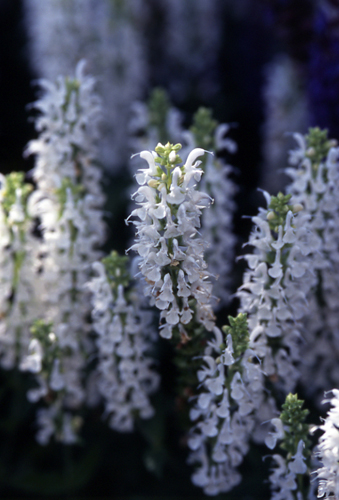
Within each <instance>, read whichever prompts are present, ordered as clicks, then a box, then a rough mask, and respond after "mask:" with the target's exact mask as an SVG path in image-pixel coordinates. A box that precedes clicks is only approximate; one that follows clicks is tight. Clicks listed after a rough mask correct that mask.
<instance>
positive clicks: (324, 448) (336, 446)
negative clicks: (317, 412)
mask: <svg viewBox="0 0 339 500" xmlns="http://www.w3.org/2000/svg"><path fill="white" fill-rule="evenodd" d="M332 393H333V396H332V398H331V399H330V400H329V399H326V400H324V401H323V402H324V403H328V402H330V403H331V405H332V408H331V409H330V410H329V412H328V414H327V417H326V419H325V420H324V423H323V424H322V425H321V426H320V427H319V428H320V429H321V430H322V431H323V434H322V436H320V438H319V444H318V446H317V454H318V456H319V458H320V461H321V465H322V467H320V468H319V469H318V470H317V471H316V475H317V477H318V479H319V489H318V497H319V498H330V499H333V500H338V498H339V462H338V457H339V429H338V422H339V390H338V389H333V390H332Z"/></svg>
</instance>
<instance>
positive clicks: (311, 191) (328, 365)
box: [287, 128, 339, 400]
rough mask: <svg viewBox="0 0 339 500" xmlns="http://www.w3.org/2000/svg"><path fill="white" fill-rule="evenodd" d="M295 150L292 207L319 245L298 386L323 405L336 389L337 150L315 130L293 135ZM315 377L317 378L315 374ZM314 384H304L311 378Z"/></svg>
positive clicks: (338, 272) (292, 156)
mask: <svg viewBox="0 0 339 500" xmlns="http://www.w3.org/2000/svg"><path fill="white" fill-rule="evenodd" d="M295 139H296V141H297V143H298V148H297V149H294V150H293V151H291V154H290V163H291V166H290V167H289V168H288V169H287V174H288V175H289V176H290V177H291V179H292V182H291V184H290V185H289V187H288V191H289V193H291V194H292V198H291V201H292V202H293V203H299V204H302V205H303V207H304V212H307V213H308V214H309V216H310V220H309V225H310V228H311V229H312V232H313V234H314V235H316V236H315V237H317V238H318V241H319V244H318V249H317V252H316V253H315V255H314V259H313V264H312V265H313V267H314V269H315V273H316V276H317V283H316V288H315V291H314V293H313V294H311V295H309V297H308V301H309V303H310V310H312V314H309V315H307V317H306V318H305V320H304V328H303V336H304V339H305V345H304V347H303V363H302V364H301V366H300V370H301V376H302V382H303V385H304V386H305V389H306V391H307V393H308V394H312V395H314V394H316V393H317V398H318V399H319V400H321V395H322V393H323V391H324V390H329V389H330V388H331V387H332V386H333V385H336V382H337V378H338V364H337V356H338V347H337V346H338V331H337V330H338V329H337V323H338V317H339V316H338V314H339V308H338V304H337V300H336V297H337V294H338V279H339V267H338V257H337V255H336V249H337V248H338V243H339V232H338V227H339V204H338V195H337V193H338V188H339V162H338V158H339V149H338V148H337V147H335V146H336V141H333V140H329V139H328V137H327V131H326V130H324V131H322V130H320V129H318V128H313V129H310V130H309V133H308V134H307V135H305V136H302V135H301V134H295ZM315 373H316V377H314V374H315ZM311 374H312V377H314V384H312V386H310V385H309V384H308V380H309V377H310V376H311Z"/></svg>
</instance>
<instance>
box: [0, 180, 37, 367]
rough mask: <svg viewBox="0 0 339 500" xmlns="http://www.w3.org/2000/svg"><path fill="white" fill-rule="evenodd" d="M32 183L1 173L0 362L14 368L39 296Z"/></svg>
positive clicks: (24, 346) (25, 343)
mask: <svg viewBox="0 0 339 500" xmlns="http://www.w3.org/2000/svg"><path fill="white" fill-rule="evenodd" d="M31 189H32V186H31V185H29V184H25V183H24V174H23V173H20V172H13V173H12V174H9V175H7V176H6V177H5V176H3V175H1V176H0V234H1V238H0V248H1V251H0V291H1V305H0V364H1V366H2V367H3V368H7V369H8V368H14V367H15V366H17V365H18V364H21V363H22V362H23V360H24V358H25V356H26V353H27V349H28V344H29V340H30V333H29V327H30V324H31V322H32V321H33V319H34V314H35V313H36V306H37V304H36V303H34V298H36V290H35V288H34V286H35V284H36V279H35V272H36V260H35V255H36V242H35V240H34V238H33V237H32V229H33V221H32V218H31V217H30V216H29V214H28V212H27V197H28V195H29V192H30V191H31Z"/></svg>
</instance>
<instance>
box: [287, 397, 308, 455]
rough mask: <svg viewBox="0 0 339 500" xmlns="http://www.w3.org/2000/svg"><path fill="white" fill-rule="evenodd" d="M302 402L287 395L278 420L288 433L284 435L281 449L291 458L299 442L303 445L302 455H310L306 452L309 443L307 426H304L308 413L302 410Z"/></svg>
mask: <svg viewBox="0 0 339 500" xmlns="http://www.w3.org/2000/svg"><path fill="white" fill-rule="evenodd" d="M303 405H304V401H302V400H301V399H298V395H297V394H291V393H290V394H288V395H287V396H286V400H285V403H284V404H283V405H282V410H283V411H282V412H281V414H280V419H281V421H282V423H283V425H284V426H287V427H288V432H286V433H285V437H284V439H283V442H282V444H281V445H280V446H281V448H282V449H284V450H286V451H287V452H288V456H289V457H291V456H293V455H295V453H296V452H297V448H298V444H299V441H300V440H302V441H303V442H304V444H305V452H304V455H305V456H307V455H309V454H310V452H309V451H308V449H309V445H310V442H309V440H308V433H309V426H308V425H307V424H305V420H306V417H307V415H308V414H309V411H308V410H307V409H304V410H303V409H302V407H303Z"/></svg>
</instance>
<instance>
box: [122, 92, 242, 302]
mask: <svg viewBox="0 0 339 500" xmlns="http://www.w3.org/2000/svg"><path fill="white" fill-rule="evenodd" d="M134 111H135V115H136V116H135V118H134V120H133V121H132V123H131V127H130V128H131V133H132V138H131V147H132V149H133V153H136V152H137V151H140V149H141V148H143V147H144V148H148V149H151V148H152V146H153V144H156V143H158V142H163V141H165V142H166V141H169V142H171V143H173V144H175V143H176V142H178V141H180V142H183V144H184V149H183V152H182V154H183V155H184V154H187V155H188V154H189V152H190V151H191V150H192V149H194V148H203V149H206V150H208V151H213V152H215V153H216V154H218V153H220V152H223V151H224V150H227V151H228V152H231V153H233V152H235V151H236V144H235V142H234V141H232V140H231V139H229V138H227V137H225V135H226V134H227V133H228V131H229V128H230V127H229V126H228V125H226V124H221V125H217V122H216V121H215V120H213V119H212V116H211V112H210V111H209V110H208V109H205V108H200V109H199V110H198V111H197V113H196V114H195V115H194V117H193V125H192V127H191V128H190V130H185V129H184V128H183V126H182V124H181V122H182V119H181V116H180V113H179V111H178V110H177V109H175V108H173V107H172V106H171V105H170V102H169V99H168V97H167V95H166V93H165V91H163V90H161V89H155V90H154V91H153V93H152V95H151V98H150V100H149V102H148V106H147V105H146V104H143V103H136V104H135V106H134ZM207 130H208V132H207ZM172 153H173V154H172ZM172 153H171V154H172V158H175V152H174V151H173V152H172ZM132 158H133V160H132V161H131V162H130V166H131V168H133V172H134V171H135V164H136V158H135V155H133V156H132ZM201 168H202V169H203V171H204V175H203V176H202V181H201V190H202V191H204V192H206V193H207V194H208V195H209V196H210V197H211V199H213V203H212V204H211V207H210V209H209V210H204V211H203V213H202V218H201V231H200V232H201V235H202V238H203V239H204V240H205V241H207V242H208V243H209V247H208V248H206V250H205V260H206V263H207V265H208V269H209V272H210V274H211V275H212V276H214V277H216V278H217V280H215V282H214V283H213V291H214V294H215V295H216V297H218V301H214V303H213V307H214V309H218V308H221V307H222V306H224V305H226V304H227V303H229V301H230V297H231V291H230V284H231V279H230V275H231V269H232V265H233V260H234V245H235V237H234V235H233V232H232V217H233V211H234V208H235V206H234V200H233V198H234V194H235V192H236V188H235V185H234V184H233V182H232V181H231V179H230V173H231V172H232V168H231V166H230V165H227V164H225V162H224V161H223V160H222V159H221V158H217V157H216V156H215V155H214V154H212V155H205V156H204V158H203V159H202V166H201ZM141 176H142V174H137V175H136V178H137V181H138V179H141ZM179 178H180V170H179V171H178V170H175V171H174V172H173V181H172V186H171V192H170V196H168V198H167V200H168V202H171V200H172V199H176V200H180V199H181V198H182V199H183V197H184V194H183V193H182V192H181V189H180V186H178V184H177V182H178V179H179ZM180 197H181V198H180Z"/></svg>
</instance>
